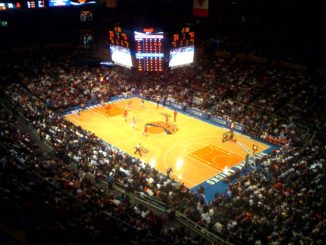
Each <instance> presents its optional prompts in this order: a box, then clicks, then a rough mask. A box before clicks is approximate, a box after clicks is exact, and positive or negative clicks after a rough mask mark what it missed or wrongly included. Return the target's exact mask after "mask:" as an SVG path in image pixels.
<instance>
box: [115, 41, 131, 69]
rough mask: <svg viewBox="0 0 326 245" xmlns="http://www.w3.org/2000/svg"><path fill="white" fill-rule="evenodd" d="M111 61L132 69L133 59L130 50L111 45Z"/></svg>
mask: <svg viewBox="0 0 326 245" xmlns="http://www.w3.org/2000/svg"><path fill="white" fill-rule="evenodd" d="M110 52H111V59H112V61H113V62H114V63H116V64H118V65H121V66H124V67H127V68H131V67H132V59H131V53H130V49H128V48H125V47H121V46H117V45H113V44H110Z"/></svg>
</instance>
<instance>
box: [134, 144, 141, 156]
mask: <svg viewBox="0 0 326 245" xmlns="http://www.w3.org/2000/svg"><path fill="white" fill-rule="evenodd" d="M140 147H141V144H140V143H138V144H137V145H136V147H135V148H136V150H135V152H134V154H136V153H137V152H138V153H139V156H141V152H140Z"/></svg>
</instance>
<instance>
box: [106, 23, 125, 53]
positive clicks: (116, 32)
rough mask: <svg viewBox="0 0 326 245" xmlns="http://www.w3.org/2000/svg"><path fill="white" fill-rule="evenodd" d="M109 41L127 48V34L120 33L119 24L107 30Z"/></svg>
mask: <svg viewBox="0 0 326 245" xmlns="http://www.w3.org/2000/svg"><path fill="white" fill-rule="evenodd" d="M109 43H110V44H113V45H117V46H121V47H126V48H129V41H128V35H127V34H126V33H122V31H121V27H120V26H115V27H114V28H113V30H110V31H109Z"/></svg>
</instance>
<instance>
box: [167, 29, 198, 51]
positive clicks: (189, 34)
mask: <svg viewBox="0 0 326 245" xmlns="http://www.w3.org/2000/svg"><path fill="white" fill-rule="evenodd" d="M194 44H195V32H193V31H191V30H190V28H189V27H183V28H182V29H181V31H180V32H179V33H175V34H173V37H172V46H173V48H179V47H184V46H191V45H194Z"/></svg>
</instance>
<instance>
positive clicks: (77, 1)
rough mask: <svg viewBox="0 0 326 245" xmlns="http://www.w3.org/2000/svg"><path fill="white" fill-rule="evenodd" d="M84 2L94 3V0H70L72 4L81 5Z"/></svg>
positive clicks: (84, 3)
mask: <svg viewBox="0 0 326 245" xmlns="http://www.w3.org/2000/svg"><path fill="white" fill-rule="evenodd" d="M86 4H96V1H95V0H70V5H72V6H82V5H86Z"/></svg>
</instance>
